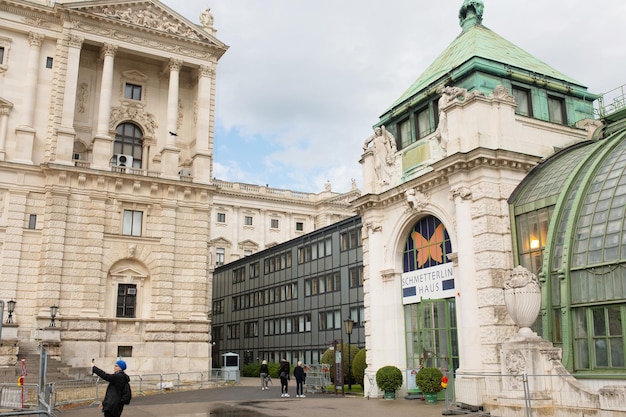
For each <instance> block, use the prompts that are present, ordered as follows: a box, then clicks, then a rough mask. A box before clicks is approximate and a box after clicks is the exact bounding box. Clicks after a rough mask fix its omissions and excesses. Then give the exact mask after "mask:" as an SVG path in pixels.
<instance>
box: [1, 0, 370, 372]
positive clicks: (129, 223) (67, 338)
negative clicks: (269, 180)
mask: <svg viewBox="0 0 626 417" xmlns="http://www.w3.org/2000/svg"><path fill="white" fill-rule="evenodd" d="M215 34H216V31H215V29H214V28H213V18H212V16H211V14H210V10H206V11H205V12H204V13H202V15H201V16H200V24H194V23H193V22H190V21H188V20H187V19H185V18H183V17H182V16H181V15H179V14H177V13H176V12H175V11H174V10H172V9H170V8H168V7H166V6H165V5H163V4H162V3H160V2H159V1H152V0H146V1H133V2H110V1H102V2H98V1H84V2H80V1H74V2H53V3H50V2H48V1H25V0H1V1H0V299H2V300H4V301H5V302H8V301H9V300H13V301H15V309H14V311H13V312H12V314H11V319H12V320H11V321H12V323H6V319H4V320H3V321H5V323H4V326H3V329H2V341H1V343H2V347H1V348H2V351H1V352H2V355H0V361H1V362H0V365H1V366H3V367H5V368H11V367H12V365H13V364H14V363H15V361H16V359H17V357H18V356H17V355H18V354H19V353H22V352H26V351H28V350H29V348H30V349H32V348H33V347H34V346H36V345H37V344H38V343H41V342H44V343H45V344H47V345H48V346H49V351H50V352H51V353H52V354H53V355H54V356H55V357H57V358H59V359H61V360H62V361H63V362H65V363H66V364H67V365H70V366H78V367H81V366H85V363H87V361H88V360H89V359H90V358H99V360H100V361H105V360H108V361H112V360H113V358H116V357H118V356H123V357H125V359H126V360H127V361H128V362H129V370H130V371H132V372H150V371H153V372H156V371H171V370H174V369H175V370H177V371H185V370H203V369H204V370H206V369H207V367H208V366H209V363H208V360H209V359H208V358H209V357H210V324H211V319H210V305H211V303H210V300H211V288H212V271H213V268H214V267H215V266H216V265H220V264H222V263H224V262H228V261H231V260H234V259H238V258H240V257H242V256H244V255H246V254H249V253H253V252H256V251H259V250H261V249H264V248H266V247H271V246H272V245H275V244H276V243H279V242H283V241H286V240H289V239H292V238H294V237H297V236H299V235H302V234H304V233H307V232H311V231H313V230H315V229H317V228H320V227H323V226H327V225H329V224H331V223H334V222H336V221H338V220H341V219H344V218H347V217H350V216H352V215H353V214H354V212H353V210H352V209H351V208H350V206H349V201H350V200H352V199H354V198H356V197H357V196H358V195H359V191H358V190H356V188H353V190H352V191H351V192H349V193H346V194H337V193H333V192H331V191H330V189H328V190H326V191H323V192H321V193H319V194H308V193H298V192H292V191H288V190H277V189H272V188H268V187H262V186H255V185H248V184H233V183H228V182H224V181H218V180H214V179H213V131H214V111H215V84H216V69H217V64H218V60H219V59H220V57H221V56H222V55H223V54H224V53H225V52H226V50H227V49H228V47H227V46H226V45H225V44H224V43H222V42H221V41H220V40H218V39H217V38H216V36H215ZM7 305H8V304H7ZM51 307H55V308H54V310H55V311H56V317H55V318H54V322H53V323H51ZM7 313H8V312H7V310H6V309H5V317H6V315H7ZM52 324H54V326H51V325H52ZM11 371H12V370H11ZM11 375H12V374H11ZM11 381H13V378H12V377H11Z"/></svg>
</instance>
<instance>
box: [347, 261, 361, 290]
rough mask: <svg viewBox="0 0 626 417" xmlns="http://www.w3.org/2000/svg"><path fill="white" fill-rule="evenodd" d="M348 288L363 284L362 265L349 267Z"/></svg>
mask: <svg viewBox="0 0 626 417" xmlns="http://www.w3.org/2000/svg"><path fill="white" fill-rule="evenodd" d="M348 273H349V275H350V288H356V287H362V286H363V267H362V266H358V267H356V268H350V270H349V272H348Z"/></svg>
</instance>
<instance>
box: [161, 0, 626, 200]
mask: <svg viewBox="0 0 626 417" xmlns="http://www.w3.org/2000/svg"><path fill="white" fill-rule="evenodd" d="M163 2H164V3H165V4H166V5H167V6H169V7H171V8H172V9H174V10H175V11H176V12H178V13H180V14H182V15H183V16H185V17H186V18H188V19H189V20H191V21H192V22H194V23H198V22H199V18H198V16H199V15H200V13H201V12H202V11H203V10H205V9H206V8H207V7H210V8H211V12H212V13H213V16H214V26H215V28H216V29H217V37H218V38H219V39H220V40H221V41H222V42H224V43H225V44H227V45H228V46H229V47H230V48H229V50H228V51H227V52H226V53H225V54H224V56H223V57H222V58H221V59H220V61H219V64H218V70H217V90H216V131H215V157H214V175H215V176H216V177H217V178H219V179H222V180H226V181H238V182H244V183H250V184H260V185H265V184H268V185H269V186H270V187H275V188H286V189H291V190H296V191H306V192H315V193H317V192H321V191H322V190H323V189H324V184H325V182H326V181H327V180H329V181H330V183H331V185H332V190H333V191H337V192H345V191H348V190H349V189H350V184H351V181H350V180H351V178H354V179H355V180H356V181H357V184H358V185H359V187H360V186H361V183H362V181H361V165H360V164H359V158H360V156H361V146H362V143H363V140H364V139H365V138H367V137H368V136H369V135H371V134H372V125H374V124H375V123H376V122H377V121H378V118H379V116H380V115H381V114H382V113H383V112H384V111H385V110H386V109H387V108H388V107H389V106H390V105H391V104H392V103H393V102H394V101H395V100H396V99H397V98H399V97H400V95H402V93H403V92H404V91H405V90H406V89H407V88H408V87H409V86H410V85H411V84H412V83H413V81H415V80H416V79H417V78H418V76H419V75H420V74H421V73H422V72H423V71H424V70H425V69H426V68H427V67H428V65H430V63H431V62H432V61H433V60H434V59H435V58H436V57H437V56H438V55H439V54H440V53H441V52H442V51H443V50H444V49H445V48H446V47H447V46H448V45H449V44H450V43H451V42H452V41H453V40H454V38H455V37H456V36H458V35H459V34H460V33H461V28H460V26H459V20H458V12H459V9H460V7H461V5H462V3H463V1H462V0H435V1H433V0H164V1H163ZM484 3H485V10H484V16H483V25H485V26H486V27H488V28H489V29H491V30H493V31H495V32H496V33H498V34H499V35H500V36H502V37H504V38H505V39H507V40H509V41H511V42H513V43H514V44H516V45H517V46H519V47H521V48H522V49H525V50H526V51H528V52H529V53H531V54H533V55H534V56H536V57H537V58H539V59H541V60H542V61H544V62H546V63H547V64H548V65H550V66H552V67H553V68H555V69H556V70H558V71H560V72H562V73H564V74H567V75H568V76H570V77H572V78H574V79H575V80H577V81H579V82H580V83H581V84H583V85H585V86H587V87H589V90H590V91H591V92H592V93H598V94H599V93H605V92H608V91H610V90H613V89H615V88H617V87H620V86H622V85H623V84H626V71H625V70H626V46H625V44H624V41H623V27H624V18H625V16H626V1H624V0H595V1H589V0H568V1H565V2H564V1H561V0H525V1H523V2H521V1H519V0H484Z"/></svg>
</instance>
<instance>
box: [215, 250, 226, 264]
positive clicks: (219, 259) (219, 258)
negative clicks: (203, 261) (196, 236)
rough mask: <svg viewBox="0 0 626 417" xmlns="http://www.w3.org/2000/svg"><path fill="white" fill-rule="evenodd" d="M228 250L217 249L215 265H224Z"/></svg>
mask: <svg viewBox="0 0 626 417" xmlns="http://www.w3.org/2000/svg"><path fill="white" fill-rule="evenodd" d="M225 254H226V250H225V249H224V248H215V265H216V266H219V265H224V259H225Z"/></svg>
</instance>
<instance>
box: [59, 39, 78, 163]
mask: <svg viewBox="0 0 626 417" xmlns="http://www.w3.org/2000/svg"><path fill="white" fill-rule="evenodd" d="M82 45H83V38H81V37H78V36H72V35H70V36H69V45H68V49H67V60H66V65H65V85H64V86H63V113H62V114H61V126H59V128H58V129H57V151H56V156H55V158H56V162H57V163H60V164H67V165H73V161H72V157H73V153H74V140H75V137H76V132H75V131H74V112H75V109H76V91H77V88H78V69H79V66H80V50H81V47H82Z"/></svg>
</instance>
